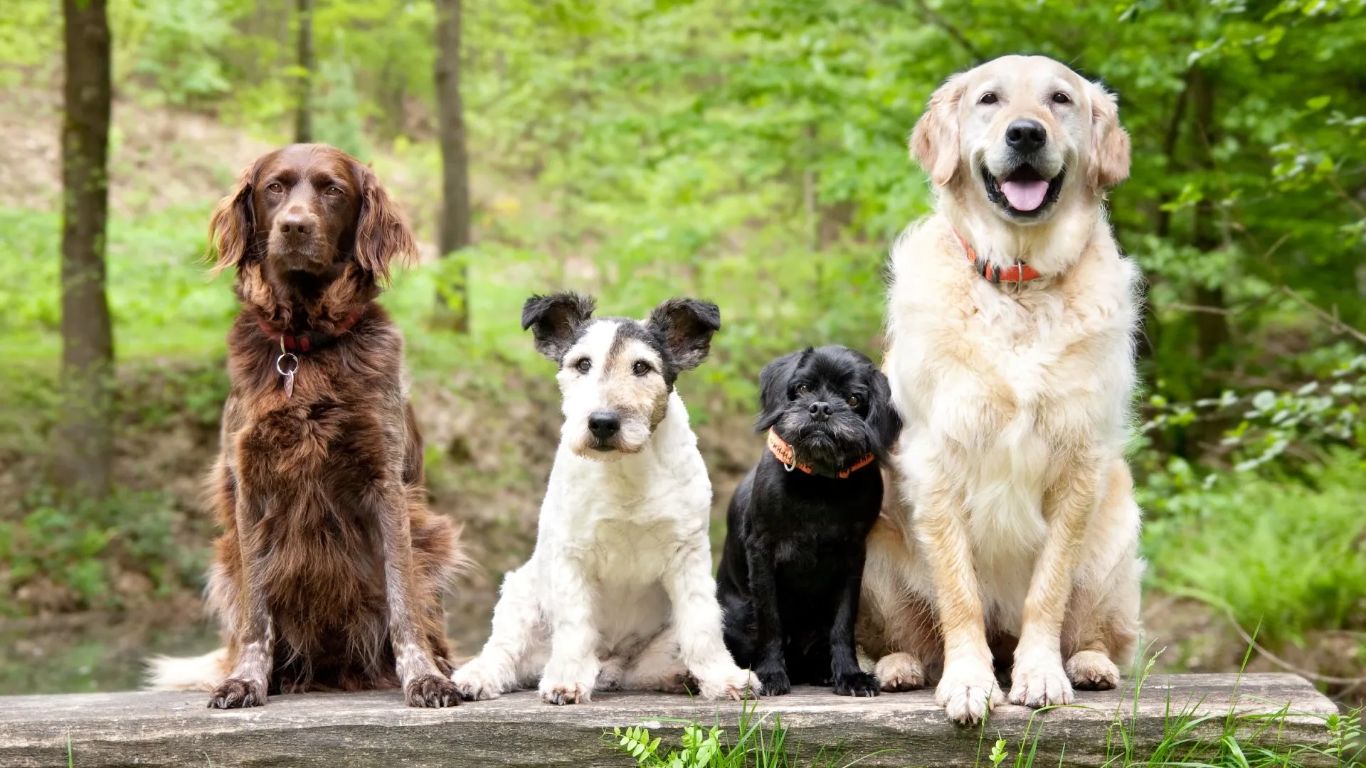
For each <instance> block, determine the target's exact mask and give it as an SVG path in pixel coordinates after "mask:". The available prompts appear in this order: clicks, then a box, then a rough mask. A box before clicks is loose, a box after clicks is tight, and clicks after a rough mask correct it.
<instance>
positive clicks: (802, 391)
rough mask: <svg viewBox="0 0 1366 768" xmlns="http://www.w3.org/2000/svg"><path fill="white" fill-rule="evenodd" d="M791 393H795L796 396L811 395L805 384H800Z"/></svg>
mask: <svg viewBox="0 0 1366 768" xmlns="http://www.w3.org/2000/svg"><path fill="white" fill-rule="evenodd" d="M792 391H793V392H796V393H797V396H801V395H809V394H811V387H808V386H807V385H806V384H805V383H801V384H798V385H797V386H795V387H793V388H792Z"/></svg>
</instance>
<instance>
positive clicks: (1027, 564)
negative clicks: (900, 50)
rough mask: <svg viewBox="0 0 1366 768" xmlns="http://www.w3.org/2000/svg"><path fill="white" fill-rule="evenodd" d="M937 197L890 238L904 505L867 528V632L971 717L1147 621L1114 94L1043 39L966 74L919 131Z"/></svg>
mask: <svg viewBox="0 0 1366 768" xmlns="http://www.w3.org/2000/svg"><path fill="white" fill-rule="evenodd" d="M911 151H912V154H913V155H914V156H915V159H916V160H917V161H918V162H919V163H920V165H921V166H923V167H924V168H925V170H926V171H927V172H928V173H929V175H930V177H931V180H932V182H933V184H934V187H935V190H936V197H937V200H936V209H935V211H934V213H932V214H931V215H930V216H928V217H927V218H925V219H923V220H921V221H919V222H917V223H915V224H913V225H911V226H910V227H909V228H908V229H907V230H906V231H905V232H904V233H903V234H902V235H901V237H900V238H899V239H898V240H897V242H896V244H895V245H894V246H893V249H892V285H891V288H890V299H889V303H890V306H889V309H888V348H887V358H886V362H885V369H886V372H887V376H888V378H889V379H890V381H891V384H892V397H893V399H894V401H895V402H896V405H897V407H898V408H899V410H900V411H901V414H902V415H903V417H904V419H905V421H906V429H905V431H904V432H903V433H902V436H901V439H900V442H899V445H898V449H897V456H896V460H895V462H894V465H895V470H896V472H897V474H898V476H899V477H898V482H899V487H900V490H901V494H900V501H901V504H900V505H899V507H898V508H897V509H896V511H894V512H891V513H890V514H885V515H884V516H883V518H882V519H881V520H880V521H879V524H878V526H877V527H876V528H875V529H874V532H873V533H872V535H871V536H870V538H869V552H868V565H867V569H866V573H865V577H864V605H865V608H864V613H865V615H864V617H863V621H862V622H861V629H862V637H861V640H862V642H863V644H864V648H865V650H866V651H867V652H869V653H870V654H873V656H874V658H878V662H877V668H876V671H877V675H878V678H879V680H880V681H881V684H882V686H883V687H884V689H887V690H904V689H908V688H915V687H919V686H921V685H923V684H924V683H925V681H926V679H927V677H931V676H932V675H933V673H934V672H936V671H939V672H941V674H939V683H938V688H937V689H936V691H935V699H936V701H937V702H938V703H939V704H940V705H941V706H943V707H944V708H945V710H946V712H947V714H948V716H949V718H950V719H951V720H953V721H954V722H957V723H961V724H971V723H975V722H978V721H979V720H980V719H981V718H982V717H984V716H985V714H986V713H987V711H988V710H990V709H991V708H992V707H993V706H994V705H996V704H998V703H1000V701H1001V700H1002V698H1003V697H1002V692H1001V689H1000V687H999V686H998V684H997V679H996V674H995V671H994V668H993V661H994V659H993V648H995V649H996V651H997V654H998V656H1004V655H1006V654H1009V652H1010V651H1009V650H1008V649H1009V647H1010V645H1011V643H1012V642H1013V643H1014V663H1013V668H1012V670H1011V685H1010V693H1009V700H1010V701H1011V702H1012V703H1016V704H1025V705H1028V706H1031V707H1041V706H1047V705H1054V704H1066V703H1068V702H1071V701H1072V699H1073V687H1074V686H1075V687H1077V688H1093V689H1099V688H1111V687H1113V686H1115V685H1116V684H1117V683H1118V681H1119V669H1118V667H1117V666H1116V663H1117V662H1118V663H1125V662H1126V661H1127V659H1128V657H1130V655H1131V654H1132V653H1133V648H1134V643H1135V639H1136V635H1137V632H1138V602H1139V577H1140V574H1141V572H1142V567H1143V564H1142V561H1141V560H1140V559H1139V557H1138V551H1137V550H1138V528H1139V509H1138V506H1137V504H1135V502H1134V500H1133V489H1132V481H1131V479H1130V475H1129V470H1128V467H1127V465H1126V464H1125V462H1124V458H1123V450H1124V443H1125V438H1126V432H1127V429H1128V427H1129V424H1130V405H1131V400H1132V393H1133V388H1134V379H1135V374H1134V345H1133V337H1134V331H1135V327H1136V323H1137V320H1138V316H1139V298H1138V284H1139V273H1138V269H1137V268H1136V267H1135V266H1134V264H1133V263H1132V262H1131V261H1129V260H1128V259H1125V258H1123V257H1122V256H1121V255H1120V253H1119V250H1118V248H1117V246H1116V244H1115V241H1114V237H1113V235H1112V234H1111V231H1110V226H1109V222H1108V221H1107V219H1106V216H1105V209H1104V205H1103V203H1104V198H1105V191H1106V190H1107V189H1109V188H1110V187H1112V186H1114V185H1115V184H1118V183H1119V182H1121V181H1123V180H1124V179H1125V178H1126V177H1127V176H1128V173H1129V137H1128V135H1127V134H1126V133H1125V132H1124V129H1123V128H1121V127H1120V125H1119V116H1118V110H1117V108H1116V102H1115V98H1114V97H1113V96H1112V95H1111V94H1109V93H1107V92H1106V91H1105V90H1104V89H1103V88H1101V87H1100V86H1099V85H1098V84H1096V83H1092V82H1088V81H1087V80H1085V79H1083V78H1082V77H1080V76H1079V75H1077V74H1076V73H1075V72H1073V71H1072V70H1070V69H1068V68H1067V67H1065V66H1063V65H1062V64H1060V63H1058V62H1056V61H1053V60H1052V59H1048V58H1044V57H1041V56H1028V57H1025V56H1006V57H1003V58H1000V59H996V60H995V61H991V62H988V63H986V64H983V65H982V66H979V67H977V68H976V69H973V70H971V71H968V72H965V73H961V74H958V75H955V76H953V77H951V78H949V80H948V81H947V82H946V83H944V85H943V86H942V87H940V88H939V90H937V91H936V92H935V93H934V95H933V97H932V98H931V99H930V103H929V107H928V109H927V110H926V112H925V114H924V115H923V116H922V117H921V118H920V120H919V122H917V124H916V126H915V130H914V132H913V133H912V135H911Z"/></svg>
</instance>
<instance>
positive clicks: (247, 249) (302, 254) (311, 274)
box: [209, 144, 416, 284]
mask: <svg viewBox="0 0 1366 768" xmlns="http://www.w3.org/2000/svg"><path fill="white" fill-rule="evenodd" d="M209 230H210V238H211V240H212V242H213V244H214V246H215V248H216V249H217V251H218V259H217V262H216V263H215V265H214V269H215V271H221V270H223V269H227V268H229V267H234V268H238V269H241V268H242V267H244V266H246V265H247V264H252V263H259V265H260V267H261V269H262V270H263V272H264V273H265V275H266V276H267V278H268V279H269V280H270V281H271V282H280V283H298V282H311V283H319V284H327V283H330V282H332V281H333V280H334V279H336V278H337V277H339V276H340V275H342V274H344V273H345V272H346V269H347V266H348V265H349V264H351V263H354V264H355V265H356V267H357V268H358V269H359V270H360V272H361V273H362V274H363V275H364V276H366V277H368V278H370V280H371V281H373V282H382V281H383V280H384V279H386V278H387V277H388V275H389V265H390V264H391V263H392V262H393V261H394V260H395V259H398V260H406V259H408V258H410V257H411V256H412V254H413V253H414V252H415V251H416V246H415V245H414V243H413V236H412V233H411V231H410V230H409V229H408V226H407V224H405V223H404V221H403V217H402V216H401V215H400V214H399V212H398V209H397V208H396V207H395V205H394V203H393V202H392V201H391V200H390V199H389V195H388V194H387V193H386V192H385V191H384V188H383V187H381V186H380V184H379V181H378V180H377V179H376V178H375V174H374V172H372V171H371V170H370V169H369V168H367V167H366V166H364V165H363V164H361V163H360V162H359V161H357V160H356V159H355V158H353V157H351V156H350V155H348V154H346V153H345V152H342V151H341V150H339V149H336V148H334V147H330V146H327V145H325V144H292V145H290V146H287V147H283V148H281V149H277V150H275V151H273V152H269V153H266V154H264V155H262V156H261V157H259V158H257V159H256V162H254V163H252V164H251V165H250V166H249V167H247V168H246V169H245V170H243V172H242V176H241V178H240V179H239V180H238V183H237V188H236V189H235V190H233V192H232V193H231V194H229V195H228V196H227V197H225V198H223V199H222V201H220V202H219V204H218V207H217V209H215V210H214V212H213V218H212V221H211V222H210V225H209Z"/></svg>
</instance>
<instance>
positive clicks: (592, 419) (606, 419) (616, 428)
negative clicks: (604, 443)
mask: <svg viewBox="0 0 1366 768" xmlns="http://www.w3.org/2000/svg"><path fill="white" fill-rule="evenodd" d="M588 431H589V432H592V433H593V437H596V438H597V439H599V440H606V439H607V438H609V437H612V436H613V435H615V434H616V433H618V432H620V431H621V419H620V418H619V417H618V416H617V415H616V414H615V413H612V412H611V411H593V412H592V413H590V414H588Z"/></svg>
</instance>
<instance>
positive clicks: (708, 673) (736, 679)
mask: <svg viewBox="0 0 1366 768" xmlns="http://www.w3.org/2000/svg"><path fill="white" fill-rule="evenodd" d="M694 676H695V677H696V678H697V686H698V688H700V689H701V691H700V692H701V694H702V698H704V699H712V700H715V699H733V700H735V701H740V700H742V699H752V698H757V697H758V696H759V694H760V692H761V691H762V690H763V686H762V685H761V684H760V683H759V678H758V677H757V676H756V675H755V674H754V673H753V672H750V671H749V670H748V669H740V668H739V667H737V666H735V665H734V664H731V665H728V666H727V667H719V666H718V667H716V668H714V669H711V670H703V671H699V672H697V673H696V674H695V675H694Z"/></svg>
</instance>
